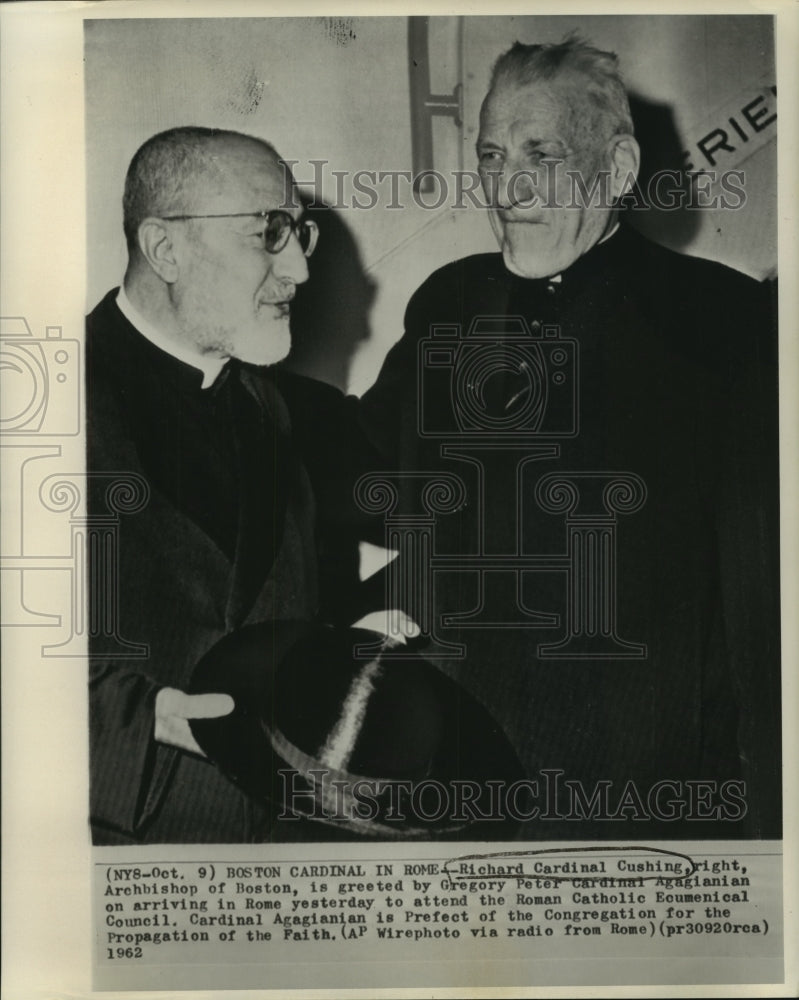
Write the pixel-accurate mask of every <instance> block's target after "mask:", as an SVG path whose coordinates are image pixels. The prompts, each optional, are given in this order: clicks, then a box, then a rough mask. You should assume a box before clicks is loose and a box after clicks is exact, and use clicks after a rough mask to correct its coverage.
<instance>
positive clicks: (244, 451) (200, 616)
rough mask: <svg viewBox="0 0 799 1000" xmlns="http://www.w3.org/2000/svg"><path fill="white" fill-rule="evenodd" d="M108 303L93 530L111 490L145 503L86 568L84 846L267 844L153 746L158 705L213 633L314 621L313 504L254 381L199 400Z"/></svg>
mask: <svg viewBox="0 0 799 1000" xmlns="http://www.w3.org/2000/svg"><path fill="white" fill-rule="evenodd" d="M115 296H116V293H115V292H111V293H109V295H108V296H106V298H105V299H104V300H103V301H102V302H101V303H100V304H99V305H98V306H97V308H96V309H95V310H94V312H93V313H92V314H91V315H90V317H89V319H88V324H87V438H88V451H87V466H88V470H89V514H90V516H91V523H92V524H93V526H94V528H95V529H99V528H100V527H101V525H102V519H103V518H104V517H106V516H108V515H109V514H113V513H114V512H113V511H112V510H109V493H108V490H109V487H112V489H115V490H116V492H115V493H114V494H113V495H111V496H110V500H111V503H112V505H113V504H114V502H115V500H114V497H116V498H119V497H123V498H124V493H125V490H126V489H131V490H132V491H133V492H135V491H136V490H143V491H144V492H145V493H146V494H147V498H146V503H145V504H144V505H143V507H141V509H139V510H137V511H136V512H135V513H134V512H131V513H125V512H124V503H123V504H122V509H123V512H122V513H119V509H120V507H119V504H118V503H117V506H116V511H117V513H116V525H117V527H116V530H117V532H118V537H117V540H116V542H115V555H114V556H113V557H112V559H113V566H110V564H108V563H107V562H105V563H104V560H108V559H109V555H108V551H107V549H106V550H105V554H104V552H103V551H102V550H99V551H95V552H94V553H92V554H90V560H91V561H90V565H89V580H90V586H91V587H92V588H93V590H94V592H95V596H94V598H93V599H92V600H91V601H90V607H91V608H92V609H93V613H94V614H96V615H100V616H105V617H104V618H102V619H101V620H94V621H93V622H92V626H91V632H92V637H91V640H90V660H91V662H90V668H91V686H90V731H91V754H90V767H91V815H92V824H93V833H94V838H95V841H96V842H98V843H130V842H133V843H135V842H155V843H158V842H189V841H211V842H213V841H218V842H230V841H248V840H260V839H264V838H267V837H269V836H270V828H271V818H270V813H269V810H267V809H266V808H264V807H262V806H261V805H259V804H256V803H253V802H252V801H250V800H248V799H247V797H246V796H245V795H244V794H243V793H242V792H240V791H239V790H238V789H237V788H235V787H234V785H233V784H231V783H230V782H229V781H227V780H226V779H225V778H224V777H223V776H222V774H221V773H220V772H219V771H218V770H217V768H216V767H215V766H214V765H212V764H211V763H209V762H208V761H207V760H204V759H201V758H199V757H196V756H194V755H192V754H188V753H184V752H183V751H180V750H177V749H175V748H173V747H170V746H166V745H163V744H161V743H158V742H156V741H155V740H154V739H153V725H154V713H153V705H154V701H155V696H156V693H157V691H158V690H159V689H160V688H161V687H164V686H173V687H176V688H180V689H182V690H185V689H186V688H187V687H188V685H189V681H190V677H191V674H192V671H193V669H194V667H195V665H196V663H197V661H198V660H199V659H200V657H201V656H202V655H203V654H204V653H205V652H206V651H207V650H208V649H209V648H210V647H211V646H212V645H213V644H214V643H215V642H216V641H217V640H218V639H220V638H221V637H222V636H223V635H226V634H228V633H229V632H231V631H233V630H235V629H237V628H239V627H241V626H243V625H246V624H252V623H255V622H260V621H269V620H272V619H276V618H277V619H310V618H312V617H313V616H314V615H315V614H316V612H317V610H318V597H317V592H318V586H317V577H318V573H317V539H316V537H315V527H314V524H315V499H314V496H313V491H312V488H311V484H310V482H309V478H308V475H307V473H306V470H305V467H304V465H303V463H302V460H301V458H300V457H299V455H298V453H297V449H296V447H295V446H294V444H293V442H292V441H291V439H290V422H289V417H288V412H287V409H286V406H285V403H284V401H283V399H282V397H281V395H280V394H279V392H278V391H277V390H276V389H275V387H274V384H273V382H272V381H271V379H270V378H269V377H268V376H267V375H266V374H265V373H264V371H263V370H262V369H255V368H252V367H249V366H243V365H239V364H237V363H230V364H228V365H227V366H226V368H225V369H224V371H223V372H222V374H221V375H220V376H219V377H218V379H217V380H216V382H215V384H214V385H213V387H211V388H210V389H206V390H204V389H202V388H201V380H202V376H201V373H200V372H199V371H198V370H196V369H194V368H191V367H190V366H188V365H185V364H183V363H182V362H180V361H178V360H176V359H175V358H173V357H171V356H170V355H167V354H165V353H164V352H163V351H161V350H159V349H158V348H157V347H155V346H154V345H153V344H151V343H150V342H149V341H147V340H146V339H145V338H144V337H143V336H141V334H139V333H138V332H137V331H136V330H135V329H134V328H133V327H132V326H131V324H130V323H129V322H128V321H127V320H126V319H125V317H124V316H123V315H122V314H121V312H120V311H119V308H118V306H117V305H116V302H115ZM301 381H303V384H304V385H306V387H307V385H308V384H309V383H308V381H307V380H301ZM324 388H325V387H320V390H321V391H322V392H323V393H324ZM331 392H332V390H331ZM131 482H132V483H133V484H134V485H133V486H126V485H125V484H126V483H128V484H129V483H131ZM115 483H116V484H118V487H119V488H117V487H115V486H114V484H115ZM142 484H143V485H142ZM120 490H121V492H120ZM113 520H114V518H113V517H112V521H113ZM114 609H116V610H114ZM126 644H134V645H135V646H136V647H138V648H137V649H133V648H131V647H130V646H129V645H126ZM142 647H143V648H144V650H146V652H145V655H139V654H141V653H142ZM134 653H135V654H136V655H134Z"/></svg>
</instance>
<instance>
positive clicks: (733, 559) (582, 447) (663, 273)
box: [362, 227, 780, 837]
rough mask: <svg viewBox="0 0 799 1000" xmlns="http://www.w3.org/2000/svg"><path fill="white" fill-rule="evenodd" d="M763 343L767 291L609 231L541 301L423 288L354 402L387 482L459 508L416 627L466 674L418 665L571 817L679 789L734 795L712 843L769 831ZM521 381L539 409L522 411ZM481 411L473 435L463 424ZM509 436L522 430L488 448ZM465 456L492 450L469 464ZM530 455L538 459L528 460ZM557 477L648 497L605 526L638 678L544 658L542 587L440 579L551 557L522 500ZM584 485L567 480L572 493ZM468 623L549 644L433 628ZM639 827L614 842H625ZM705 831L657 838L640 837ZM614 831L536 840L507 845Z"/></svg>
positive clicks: (691, 828)
mask: <svg viewBox="0 0 799 1000" xmlns="http://www.w3.org/2000/svg"><path fill="white" fill-rule="evenodd" d="M479 317H522V318H523V320H524V321H526V323H527V324H528V325H529V326H530V327H531V336H532V337H533V338H534V339H535V340H537V342H538V345H539V346H538V347H537V348H536V349H535V350H534V351H532V352H529V351H528V353H529V354H530V366H529V367H528V370H527V371H520V370H518V369H516V370H514V365H515V364H516V362H517V361H518V359H519V357H520V356H522V357H524V356H525V351H527V348H525V347H524V338H525V336H527V335H522V336H521V341H519V339H518V335H516V341H515V343H514V342H512V338H509V337H507V336H506V337H505V340H504V344H505V345H506V347H507V346H508V345H510V347H509V353H508V352H506V354H505V355H504V356H503V355H502V352H501V350H500V351H499V353H497V345H498V344H499V345H501V344H502V343H503V341H502V339H500V340H497V339H496V338H493V339H492V335H491V334H490V333H489V334H486V332H485V331H486V330H487V329H489V328H490V326H491V324H490V323H489V324H488V326H486V325H485V324H483V325H482V327H481V326H479V325H478V327H477V328H473V326H472V324H473V322H474V321H475V319H476V318H479ZM548 324H553V325H556V330H554V331H553V330H549V331H548V330H547V327H548ZM434 327H437V328H438V329H437V332H434ZM470 329H471V330H472V336H471V338H470V336H469V331H470ZM481 331H482V332H481ZM547 332H549V333H553V332H554V333H555V340H552V339H547V338H546V337H545V336H544V335H545V334H546V333H547ZM774 334H775V329H774V313H773V309H772V302H771V297H770V294H769V291H768V290H767V289H765V288H763V287H761V286H758V285H757V283H756V282H754V281H752V280H750V279H748V278H745V277H743V276H742V275H740V274H738V273H737V272H734V271H732V270H730V269H728V268H725V267H722V266H721V265H718V264H715V263H711V262H708V261H702V260H697V259H692V258H688V257H685V256H681V255H678V254H675V253H672V252H670V251H668V250H666V249H663V248H661V247H659V246H656V245H654V244H652V243H650V242H648V241H647V240H645V239H643V238H642V237H640V236H638V235H637V234H635V233H634V232H632V231H631V230H629V229H626V228H624V227H622V228H621V229H620V231H619V232H617V233H616V234H615V235H614V236H613V237H611V239H610V240H608V241H606V242H605V243H604V244H601V245H599V246H597V247H594V248H593V249H592V250H591V251H590V252H589V253H588V254H586V255H585V256H583V257H582V258H580V259H579V260H578V261H577V262H576V263H575V264H574V265H573V266H572V267H571V268H570V269H569V270H568V271H567V272H566V273H565V274H564V275H563V276H562V280H561V281H560V282H554V283H552V282H547V281H542V282H537V281H529V280H525V279H522V278H518V277H516V276H514V275H512V274H510V273H509V272H508V271H507V270H506V269H505V267H504V265H503V262H502V258H501V255H499V254H483V255H479V256H474V257H467V258H464V259H462V260H459V261H456V262H454V263H452V264H449V265H447V266H445V267H443V268H442V269H440V270H439V271H437V272H436V273H435V274H433V275H432V276H431V277H430V278H429V279H428V280H427V281H426V282H425V283H424V284H423V285H422V286H421V287H420V288H419V289H418V291H417V292H416V293H415V294H414V296H413V297H412V299H411V301H410V304H409V306H408V309H407V313H406V317H405V335H404V336H403V337H402V339H401V340H400V341H399V342H398V343H397V345H396V346H395V347H394V348H393V349H392V350H391V351H390V353H389V355H388V357H387V359H386V361H385V364H384V366H383V369H382V371H381V373H380V375H379V377H378V379H377V382H376V384H375V385H374V387H373V388H372V389H371V390H370V391H369V392H368V393H367V394H366V395H365V396H364V398H363V400H362V412H363V419H364V425H365V427H366V428H367V429H368V430H369V432H370V433H371V434H372V436H373V438H374V440H375V441H376V443H377V444H378V445H379V447H380V448H381V450H382V453H383V456H384V463H385V465H386V467H387V468H393V469H398V470H403V471H408V470H442V471H448V472H451V473H454V474H455V475H457V476H459V477H461V479H462V480H463V481H464V483H465V485H466V492H467V500H466V503H465V504H464V506H463V507H462V508H461V509H460V510H459V511H457V512H456V513H451V514H446V515H440V516H438V518H437V522H436V529H435V530H436V540H435V548H436V552H437V554H438V555H450V556H454V557H455V560H454V563H453V561H452V560H450V564H449V568H448V569H447V570H446V571H444V570H442V571H440V572H436V573H435V576H434V580H435V589H434V597H433V603H434V610H435V615H434V621H435V625H436V629H437V632H438V635H439V637H440V638H442V639H444V640H448V641H459V642H463V643H465V645H466V647H467V654H466V658H465V659H463V660H458V659H454V658H452V657H449V656H448V655H447V654H446V652H442V651H441V650H438V651H437V652H436V651H435V650H433V654H432V655H433V657H434V659H435V660H436V662H437V663H438V665H439V666H440V667H441V669H443V670H445V671H446V672H447V673H450V674H451V675H452V676H454V677H457V678H458V680H460V681H461V682H462V683H464V684H465V685H466V686H467V687H468V688H469V689H470V690H471V691H472V692H473V693H474V694H475V695H476V696H477V697H479V698H480V699H481V700H482V701H483V702H484V703H485V704H486V705H487V707H488V708H489V709H490V710H491V711H492V713H493V714H494V716H495V717H496V718H497V720H498V721H499V723H500V725H502V727H503V728H504V729H505V731H506V732H507V733H508V735H509V736H510V738H511V740H512V741H513V743H514V745H515V747H516V750H517V752H518V754H519V756H520V759H521V761H522V763H523V765H524V767H525V770H526V771H527V773H528V774H529V775H530V776H531V777H535V776H537V775H538V776H540V772H541V770H542V769H544V768H551V769H558V770H561V771H563V772H564V778H566V779H574V780H576V781H579V782H582V784H583V787H584V789H586V790H587V791H588V792H589V794H590V792H591V790H592V789H594V788H596V787H597V783H599V782H603V781H609V782H612V784H613V789H614V790H615V793H616V801H617V800H618V793H619V790H620V789H621V788H622V787H623V786H624V785H625V783H626V782H627V781H628V780H630V779H632V780H633V781H635V782H636V785H637V787H638V789H639V791H641V792H642V794H644V795H645V794H646V790H647V789H649V788H651V787H652V785H653V784H655V783H657V782H658V781H662V780H673V781H677V782H680V783H681V787H682V792H683V797H685V794H686V785H685V783H686V782H688V781H691V780H697V779H715V780H717V781H722V780H725V779H734V778H736V777H741V776H743V778H744V780H745V781H746V783H747V789H746V798H747V804H748V815H747V818H746V821H745V825H744V826H743V827H742V826H741V824H740V823H726V824H725V823H724V822H722V823H718V824H716V825H715V826H713V827H712V832H713V835H718V836H725V835H740V834H741V832H742V830H745V832H747V833H751V834H754V835H774V834H776V833H777V832H778V831H779V828H780V826H779V824H780V808H779V787H780V769H779V748H780V742H779V718H780V711H779V618H778V606H779V605H778V574H777V566H778V543H777V430H776V402H777V395H776V339H775V335H774ZM528 339H529V337H528ZM557 340H559V341H560V343H557V342H555V341H557ZM425 344H427V346H425ZM467 345H471V346H467ZM475 345H476V346H475ZM479 350H483V351H484V355H483V356H482V360H481V359H480V356H479ZM492 351H493V352H494V355H493V356H495V357H496V358H498V359H499V360H498V362H497V364H495V365H493V367H492V365H491V363H490V358H491V356H492ZM556 351H559V352H560V353H559V354H556V353H554V352H556ZM531 369H533V370H534V371H533V375H534V378H533V381H535V380H536V379H538V383H537V384H538V388H539V390H540V391H539V398H538V400H537V402H536V401H535V400H533V403H535V405H531V406H530V407H528V409H527V410H525V409H524V407H525V400H529V399H530V396H529V395H527V396H525V393H527V392H528V389H529V380H530V377H531V376H530V370H531ZM477 383H480V385H481V387H482V392H483V395H482V396H480V397H478V396H475V395H474V391H475V385H476V384H477ZM519 393H521V395H518V394H519ZM469 394H471V395H469ZM467 397H468V398H467ZM481 406H482V407H484V412H485V413H487V414H488V416H489V419H488V421H487V422H486V424H485V426H481V425H480V420H481V417H480V412H478V413H477V417H476V418H475V412H476V411H475V407H476V408H477V411H480V407H481ZM458 407H459V408H460V409H458ZM469 407H471V410H470V409H469ZM514 408H515V409H514ZM456 410H457V412H456ZM508 412H510V413H511V414H513V413H516V414H518V415H519V416H518V421H517V424H516V425H514V424H513V420H511V422H510V424H509V425H507V424H506V425H505V429H504V430H503V429H502V424H501V421H502V418H503V414H505V415H507V413H508ZM525 413H526V416H525ZM575 415H576V416H575ZM491 421H494V423H491ZM514 426H516V428H517V430H515V431H514V429H513V428H514ZM508 427H510V430H508ZM497 428H499V429H497ZM569 431H573V432H574V433H573V434H571V436H568V432H569ZM559 434H560V435H563V436H558V435H559ZM467 438H468V439H470V440H471V441H472V442H474V441H477V442H480V441H482V443H483V444H486V443H488V444H489V445H490V444H491V443H492V442H493V443H494V444H495V445H496V447H488V448H484V449H483V450H480V449H477V450H475V449H474V448H472V449H471V450H469V448H468V447H466V446H465V445H464V442H465V441H466V439H467ZM500 443H502V447H500ZM546 443H548V444H550V445H552V444H557V445H558V454H557V455H552V454H550V455H549V456H546V455H541V454H538V455H536V454H535V448H534V446H535V445H536V444H546ZM442 445H444V446H446V445H449V446H450V454H445V453H444V452H443V451H442ZM453 445H454V446H455V448H456V450H457V449H458V448H460V451H461V454H460V456H458V455H456V454H453V453H452V446H453ZM514 447H515V450H514ZM464 451H466V452H468V454H467V455H464V454H463V452H464ZM475 455H478V458H477V459H476V460H475ZM479 465H482V475H483V485H482V487H481V484H480V481H479V473H478V466H479ZM516 470H518V479H517V478H515V477H516ZM575 472H576V473H582V474H585V473H595V474H599V476H600V477H601V475H606V474H608V473H620V472H624V473H632V474H634V475H635V476H637V477H639V480H640V481H642V482H643V484H644V486H645V492H646V498H645V502H644V503H643V505H642V506H641V508H640V509H639V510H637V511H635V512H632V513H630V514H629V515H627V516H625V515H624V514H619V516H618V518H617V524H616V532H617V537H616V545H615V574H616V590H615V593H616V618H617V624H618V634H619V636H620V637H621V638H623V639H626V640H628V641H630V642H634V643H639V644H642V645H644V646H645V647H646V654H645V656H643V657H642V658H639V659H624V658H618V657H613V656H611V657H610V658H608V659H604V660H603V659H591V658H588V659H583V658H579V657H575V658H561V659H546V658H544V657H542V656H541V655H540V653H539V647H540V645H541V644H542V643H547V642H551V643H553V642H557V641H558V640H559V639H560V638H561V637H562V635H563V627H564V622H565V621H566V617H567V610H568V609H567V601H568V599H569V595H568V588H567V585H566V576H565V573H564V571H563V570H562V569H560V570H556V569H553V570H552V571H549V572H546V571H545V572H525V573H523V574H522V575H521V577H520V582H519V586H518V591H517V589H516V587H515V583H514V582H513V580H512V578H511V576H510V575H509V574H505V576H504V577H501V576H497V577H495V578H494V579H493V580H490V581H487V580H486V579H485V578H484V580H483V582H484V584H485V593H483V594H482V595H481V594H480V589H479V582H480V578H479V575H478V573H477V572H476V571H474V566H472V568H471V569H462V570H458V569H457V568H456V566H455V564H457V559H458V557H460V556H468V555H474V554H478V553H480V552H483V553H489V554H491V553H494V554H496V553H500V554H501V553H509V552H514V551H516V552H520V553H522V554H538V555H558V554H563V553H564V552H566V551H567V550H568V546H569V545H570V544H571V542H569V541H568V539H567V525H566V521H565V516H564V514H563V513H552V512H551V511H550V512H547V511H546V510H544V509H542V507H541V504H540V502H539V499H537V497H536V488H537V486H539V485H540V483H541V481H542V479H543V477H544V476H545V475H546V474H551V473H575ZM590 481H591V477H590V476H588V477H586V476H585V475H583V478H582V480H581V482H582V484H583V485H582V487H581V488H587V487H586V484H587V483H589V482H590ZM595 481H598V478H597V479H596V480H595ZM411 485H413V484H411ZM481 488H482V489H484V490H485V496H484V497H483V498H482V500H481V498H480V495H479V494H480V489H481ZM498 491H499V495H498ZM517 492H518V509H517V499H516V494H517ZM589 499H590V498H589ZM408 502H409V503H411V501H408ZM412 502H413V503H416V502H417V501H416V500H414V501H412ZM592 502H593V503H594V505H595V504H596V502H597V500H596V497H594V499H593V501H592ZM588 506H590V504H588ZM486 508H487V509H486ZM410 510H411V508H410V507H406V511H409V512H410ZM580 513H581V511H580V510H578V511H577V514H580ZM583 513H586V514H591V513H596V511H593V510H588V508H587V507H586V510H585V511H584V512H583ZM481 532H482V536H481ZM579 598H580V595H579V594H577V595H574V594H573V595H572V599H573V600H575V601H578V600H579ZM481 601H482V604H483V607H482V612H481V614H482V616H483V619H484V620H494V621H502V620H503V617H505V618H514V617H518V615H517V614H516V612H515V611H514V609H515V608H516V607H517V606H519V607H521V608H524V609H527V610H535V611H538V612H541V613H544V614H549V615H554V616H558V617H559V622H560V624H559V625H555V626H553V625H549V626H544V625H540V626H538V627H532V628H531V627H526V628H520V627H513V626H511V627H508V628H502V627H499V626H498V625H495V626H487V625H483V626H482V627H472V628H469V627H467V625H466V624H465V623H462V624H461V625H460V626H458V627H454V626H453V627H449V628H447V627H446V624H445V623H444V622H443V621H442V617H441V616H442V615H443V614H445V613H450V614H452V613H456V614H457V613H464V612H469V611H472V610H475V609H477V608H479V607H480V603H481ZM431 648H432V647H431ZM594 648H595V647H594ZM632 812H634V810H632ZM700 812H701V809H700ZM650 826H651V825H650ZM650 826H647V824H646V823H638V824H636V823H633V824H632V827H633V828H634V832H635V834H636V835H638V836H642V835H643V834H644V831H645V830H647V829H650ZM703 829H704V830H705V832H706V829H707V825H706V824H705V825H704V826H703V824H696V823H693V824H692V823H691V822H688V823H686V824H683V823H680V822H678V821H675V822H667V823H662V824H660V825H659V826H658V828H657V834H658V835H660V836H677V835H679V836H691V835H692V834H693V833H694V832H696V833H697V834H698V832H699V831H700V830H703ZM619 830H620V827H619V825H618V824H616V823H614V822H597V823H594V824H591V823H578V824H575V823H573V822H572V823H569V822H565V823H562V824H560V827H558V824H557V823H546V822H539V823H538V824H531V825H530V826H529V827H528V828H526V829H525V836H532V837H536V836H537V837H548V836H554V835H557V836H571V837H584V836H591V837H594V836H608V837H613V836H617V835H619Z"/></svg>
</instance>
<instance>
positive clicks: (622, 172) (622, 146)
mask: <svg viewBox="0 0 799 1000" xmlns="http://www.w3.org/2000/svg"><path fill="white" fill-rule="evenodd" d="M610 143H611V144H610V156H609V160H610V196H611V198H612V199H613V201H616V200H617V199H618V198H620V197H621V196H622V195H623V194H625V193H626V192H627V191H629V190H630V187H631V186H632V184H633V182H634V181H635V179H636V177H637V176H638V168H639V167H640V165H641V150H640V147H639V146H638V143H637V142H636V141H635V138H634V137H633V136H631V135H626V134H625V135H615V136H614V137H613V138H612V139H611V140H610Z"/></svg>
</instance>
